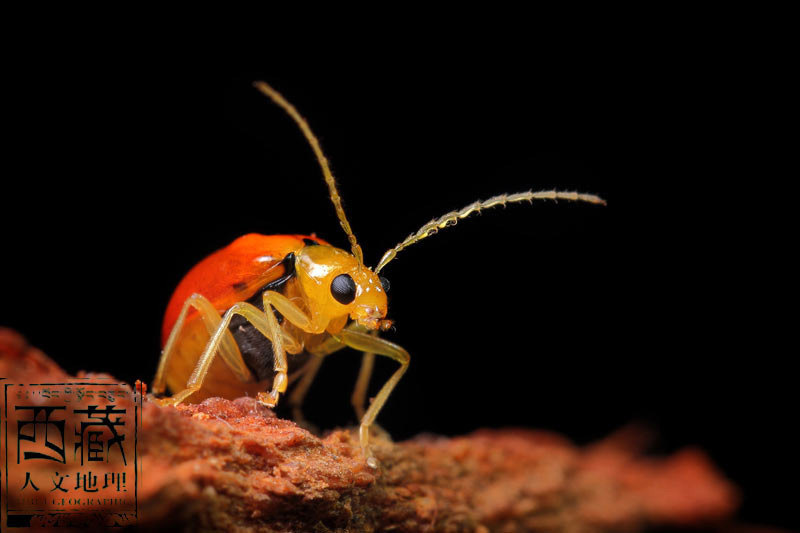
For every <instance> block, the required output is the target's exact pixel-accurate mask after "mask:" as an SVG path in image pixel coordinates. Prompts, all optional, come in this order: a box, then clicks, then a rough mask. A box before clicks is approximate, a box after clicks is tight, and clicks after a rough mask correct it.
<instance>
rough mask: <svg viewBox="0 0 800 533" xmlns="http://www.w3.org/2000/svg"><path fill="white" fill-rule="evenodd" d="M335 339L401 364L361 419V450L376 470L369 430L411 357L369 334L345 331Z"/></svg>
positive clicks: (401, 349) (368, 462)
mask: <svg viewBox="0 0 800 533" xmlns="http://www.w3.org/2000/svg"><path fill="white" fill-rule="evenodd" d="M335 337H338V338H340V339H341V341H342V342H343V343H344V344H346V345H347V346H350V347H351V348H355V349H356V350H360V351H362V352H365V353H375V354H378V355H385V356H387V357H391V358H392V359H394V360H395V361H397V362H398V363H400V368H398V369H397V370H396V371H395V373H394V374H392V377H390V378H389V380H388V381H387V382H386V383H384V385H383V387H381V390H380V391H378V394H377V395H376V396H375V399H374V400H373V401H372V404H371V405H370V406H369V409H367V412H366V413H364V417H363V418H362V419H361V427H360V428H359V440H360V443H361V449H362V450H363V452H364V456H365V457H366V458H367V464H368V465H369V466H371V467H373V468H375V467H377V466H378V461H377V459H375V457H374V456H373V455H372V452H371V451H370V449H369V428H370V426H371V425H372V423H373V422H374V421H375V417H376V416H378V413H379V412H380V410H381V408H382V407H383V404H385V403H386V399H387V398H388V397H389V394H391V392H392V389H394V387H395V385H397V382H398V381H400V378H402V377H403V374H405V372H406V369H407V368H408V363H409V360H410V356H409V355H408V352H407V351H406V350H405V349H404V348H402V347H400V346H398V345H396V344H394V343H392V342H389V341H387V340H385V339H381V338H379V337H374V336H372V335H370V334H369V333H362V332H360V331H353V330H348V329H343V330H342V331H341V332H340V334H339V335H336V336H335Z"/></svg>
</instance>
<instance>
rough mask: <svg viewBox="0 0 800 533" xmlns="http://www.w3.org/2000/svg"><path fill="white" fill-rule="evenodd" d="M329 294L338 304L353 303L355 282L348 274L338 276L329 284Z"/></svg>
mask: <svg viewBox="0 0 800 533" xmlns="http://www.w3.org/2000/svg"><path fill="white" fill-rule="evenodd" d="M331 294H332V295H333V297H334V298H335V299H336V301H337V302H339V303H340V304H344V305H347V304H349V303H353V300H355V299H356V282H355V281H353V278H351V277H350V274H339V275H338V276H336V277H335V278H333V281H332V282H331Z"/></svg>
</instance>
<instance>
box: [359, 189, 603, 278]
mask: <svg viewBox="0 0 800 533" xmlns="http://www.w3.org/2000/svg"><path fill="white" fill-rule="evenodd" d="M533 200H576V201H581V202H589V203H591V204H602V205H606V201H605V200H603V199H602V198H600V197H599V196H595V195H594V194H583V193H579V192H567V191H538V192H532V191H527V192H518V193H516V194H500V195H497V196H493V197H491V198H489V199H488V200H483V201H480V200H478V201H477V202H473V203H471V204H469V205H468V206H466V207H463V208H461V209H459V210H458V211H451V212H449V213H447V214H445V215H442V216H440V217H439V218H435V219H433V220H431V221H430V222H428V223H427V224H425V225H424V226H422V227H421V228H420V229H419V230H417V232H416V233H412V234H411V235H409V236H408V237H406V239H405V240H404V241H403V242H401V243H400V244H398V245H397V246H395V247H394V248H391V249H389V251H387V252H386V253H385V254H383V257H382V258H381V260H380V262H379V263H378V266H377V267H375V273H376V274H377V273H378V272H380V271H381V269H382V268H383V267H385V266H386V264H387V263H388V262H389V261H391V260H392V259H394V258H395V257H396V256H397V252H399V251H400V250H402V249H403V248H406V247H408V246H411V245H412V244H414V243H415V242H419V241H421V240H422V239H424V238H426V237H430V236H431V235H434V234H436V233H437V232H438V231H439V230H440V229H444V228H447V227H450V226H455V225H456V223H458V221H459V220H461V219H464V218H467V217H468V216H470V215H472V214H474V213H479V212H481V211H482V210H484V209H488V208H490V207H496V206H498V205H506V204H511V203H515V202H525V201H527V202H530V203H533Z"/></svg>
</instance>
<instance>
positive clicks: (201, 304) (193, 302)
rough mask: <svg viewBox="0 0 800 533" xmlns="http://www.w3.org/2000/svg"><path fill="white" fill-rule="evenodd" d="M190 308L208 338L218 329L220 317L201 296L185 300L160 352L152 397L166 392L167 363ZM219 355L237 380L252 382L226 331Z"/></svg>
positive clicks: (237, 350) (251, 377) (197, 295)
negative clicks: (198, 317) (194, 312)
mask: <svg viewBox="0 0 800 533" xmlns="http://www.w3.org/2000/svg"><path fill="white" fill-rule="evenodd" d="M190 308H194V309H196V310H197V311H198V312H199V313H200V319H201V320H202V321H203V324H204V325H205V326H206V330H207V331H208V335H209V337H210V336H213V335H214V333H215V332H216V331H217V329H219V324H220V322H222V317H221V316H220V315H219V312H218V311H217V310H216V309H215V308H214V305H213V304H212V303H211V302H210V301H209V300H208V299H207V298H206V297H204V296H203V295H201V294H197V293H195V294H192V295H191V296H190V297H189V298H187V299H186V301H185V302H184V304H183V308H182V309H181V312H180V314H179V315H178V320H176V321H175V325H174V326H172V331H171V332H170V334H169V337H168V338H167V342H166V344H165V345H164V349H163V350H162V351H161V358H160V359H159V361H158V370H157V371H156V377H155V379H153V387H152V393H153V394H154V395H159V394H163V393H164V392H165V390H166V369H167V363H168V362H169V360H170V358H171V357H172V355H173V353H174V349H175V343H176V342H177V340H178V336H179V335H180V332H181V330H182V329H183V325H184V323H185V322H186V315H187V314H188V312H189V309H190ZM219 353H220V355H221V356H222V360H223V361H225V363H226V364H227V365H228V367H229V368H230V369H231V370H232V371H233V373H234V375H235V376H236V377H237V378H239V379H240V380H241V381H243V382H250V381H252V380H253V374H252V373H251V372H250V369H248V368H247V365H246V364H245V362H244V360H243V359H242V354H241V353H240V352H239V348H237V347H236V342H235V341H234V339H233V335H231V333H230V332H228V331H226V334H225V335H223V336H222V339H221V340H220V343H219Z"/></svg>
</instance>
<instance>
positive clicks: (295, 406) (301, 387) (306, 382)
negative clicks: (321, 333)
mask: <svg viewBox="0 0 800 533" xmlns="http://www.w3.org/2000/svg"><path fill="white" fill-rule="evenodd" d="M344 347H345V345H344V344H342V343H341V342H339V341H337V340H336V339H334V338H333V337H330V338H328V339H326V340H325V342H323V343H322V344H320V345H319V346H317V347H315V348H314V349H313V350H312V351H311V355H312V359H311V360H310V361H309V362H308V369H307V370H306V371H305V373H304V375H303V379H301V380H300V382H299V383H298V384H297V386H295V388H294V389H292V393H291V394H290V395H289V405H290V406H291V408H292V416H293V417H294V421H295V422H297V424H298V425H299V426H305V427H308V423H307V422H306V420H305V417H304V416H303V411H302V410H301V407H302V405H303V400H304V399H305V397H306V393H307V392H308V389H309V387H310V386H311V382H312V381H314V378H315V377H316V376H317V372H318V371H319V367H321V366H322V360H323V359H324V358H325V356H326V355H330V354H332V353H334V352H338V351H339V350H341V349H342V348H344Z"/></svg>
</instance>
